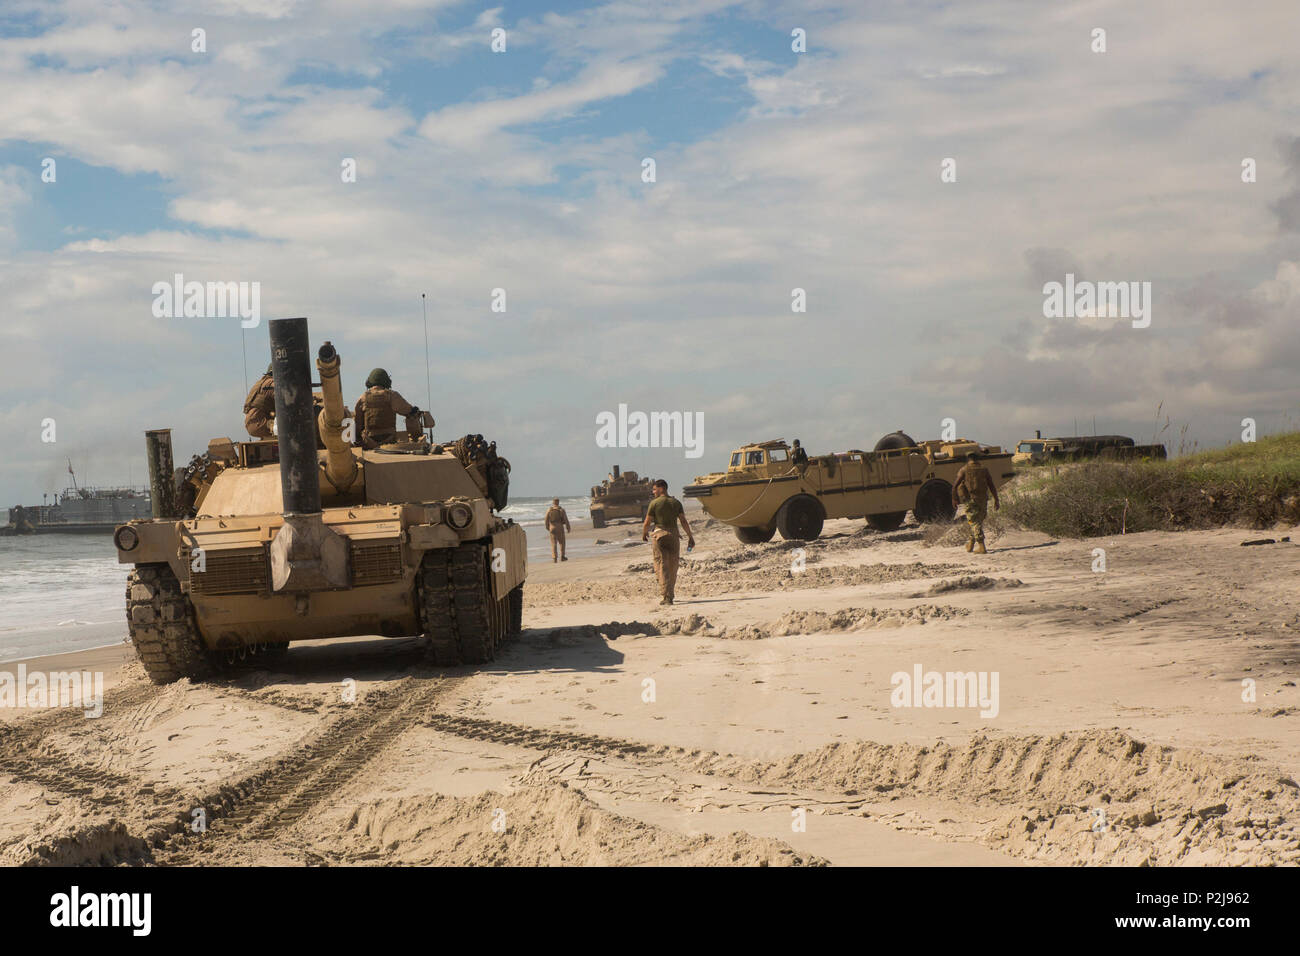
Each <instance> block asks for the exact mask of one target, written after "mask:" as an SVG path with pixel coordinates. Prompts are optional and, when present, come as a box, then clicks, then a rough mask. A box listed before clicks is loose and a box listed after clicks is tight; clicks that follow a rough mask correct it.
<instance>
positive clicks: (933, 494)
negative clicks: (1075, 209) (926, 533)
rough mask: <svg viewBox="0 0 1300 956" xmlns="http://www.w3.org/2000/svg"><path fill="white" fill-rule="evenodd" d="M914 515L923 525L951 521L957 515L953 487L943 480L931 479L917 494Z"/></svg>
mask: <svg viewBox="0 0 1300 956" xmlns="http://www.w3.org/2000/svg"><path fill="white" fill-rule="evenodd" d="M912 514H914V515H916V520H917V521H919V522H921V524H927V523H929V522H934V521H939V522H949V521H951V520H952V519H953V518H954V517H956V515H957V509H956V508H954V507H953V506H952V485H950V484H948V482H946V481H944V480H943V479H942V478H931V479H930V480H929V481H927V482H926V483H925V484H923V485H922V486H921V490H920V491H918V492H917V493H916V506H915V507H914V508H913V509H912Z"/></svg>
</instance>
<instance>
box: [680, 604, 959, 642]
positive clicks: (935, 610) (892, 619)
mask: <svg viewBox="0 0 1300 956" xmlns="http://www.w3.org/2000/svg"><path fill="white" fill-rule="evenodd" d="M969 613H970V611H968V610H966V609H965V608H957V607H945V606H941V605H937V604H918V605H915V606H913V607H906V608H872V607H869V608H857V607H849V608H842V609H840V610H837V611H831V612H826V611H790V612H789V613H787V614H784V615H782V616H781V617H780V618H778V619H777V620H776V621H773V622H772V623H770V624H746V625H742V626H737V627H728V626H726V625H721V626H715V625H713V624H712V623H710V622H709V621H708V620H707V619H706V618H704V617H701V616H700V615H698V614H691V615H688V616H687V617H684V618H682V619H680V620H676V621H657V622H655V626H656V631H655V633H658V634H699V635H702V636H704V637H720V638H726V639H727V640H732V641H755V640H763V639H764V638H769V637H788V636H790V635H792V634H816V633H818V632H821V631H861V630H866V629H867V628H871V627H901V626H903V625H906V624H924V623H925V622H926V621H931V620H943V621H949V620H952V619H953V618H956V617H961V616H963V615H966V614H969Z"/></svg>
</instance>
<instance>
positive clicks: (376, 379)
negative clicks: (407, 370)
mask: <svg viewBox="0 0 1300 956" xmlns="http://www.w3.org/2000/svg"><path fill="white" fill-rule="evenodd" d="M392 387H393V380H392V379H391V378H389V377H388V373H387V372H386V371H384V370H383V369H382V368H372V369H371V370H370V374H369V375H367V376H366V388H392Z"/></svg>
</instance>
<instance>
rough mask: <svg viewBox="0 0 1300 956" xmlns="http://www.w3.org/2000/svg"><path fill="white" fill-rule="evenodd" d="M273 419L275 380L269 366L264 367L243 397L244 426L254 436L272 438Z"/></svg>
mask: <svg viewBox="0 0 1300 956" xmlns="http://www.w3.org/2000/svg"><path fill="white" fill-rule="evenodd" d="M274 420H275V380H274V379H273V378H272V377H271V367H270V366H269V365H268V366H267V367H266V374H265V375H263V376H262V377H261V378H259V379H258V380H257V383H256V384H255V385H254V386H253V387H252V388H250V389H249V390H248V397H247V398H246V399H244V428H245V429H247V431H248V434H250V435H252V436H253V437H254V438H274V437H275V436H274V434H272V432H271V422H272V421H274Z"/></svg>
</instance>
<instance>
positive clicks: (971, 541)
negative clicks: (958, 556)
mask: <svg viewBox="0 0 1300 956" xmlns="http://www.w3.org/2000/svg"><path fill="white" fill-rule="evenodd" d="M974 547H975V539H974V538H967V539H966V550H967V551H969V550H971V549H972V548H974Z"/></svg>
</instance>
